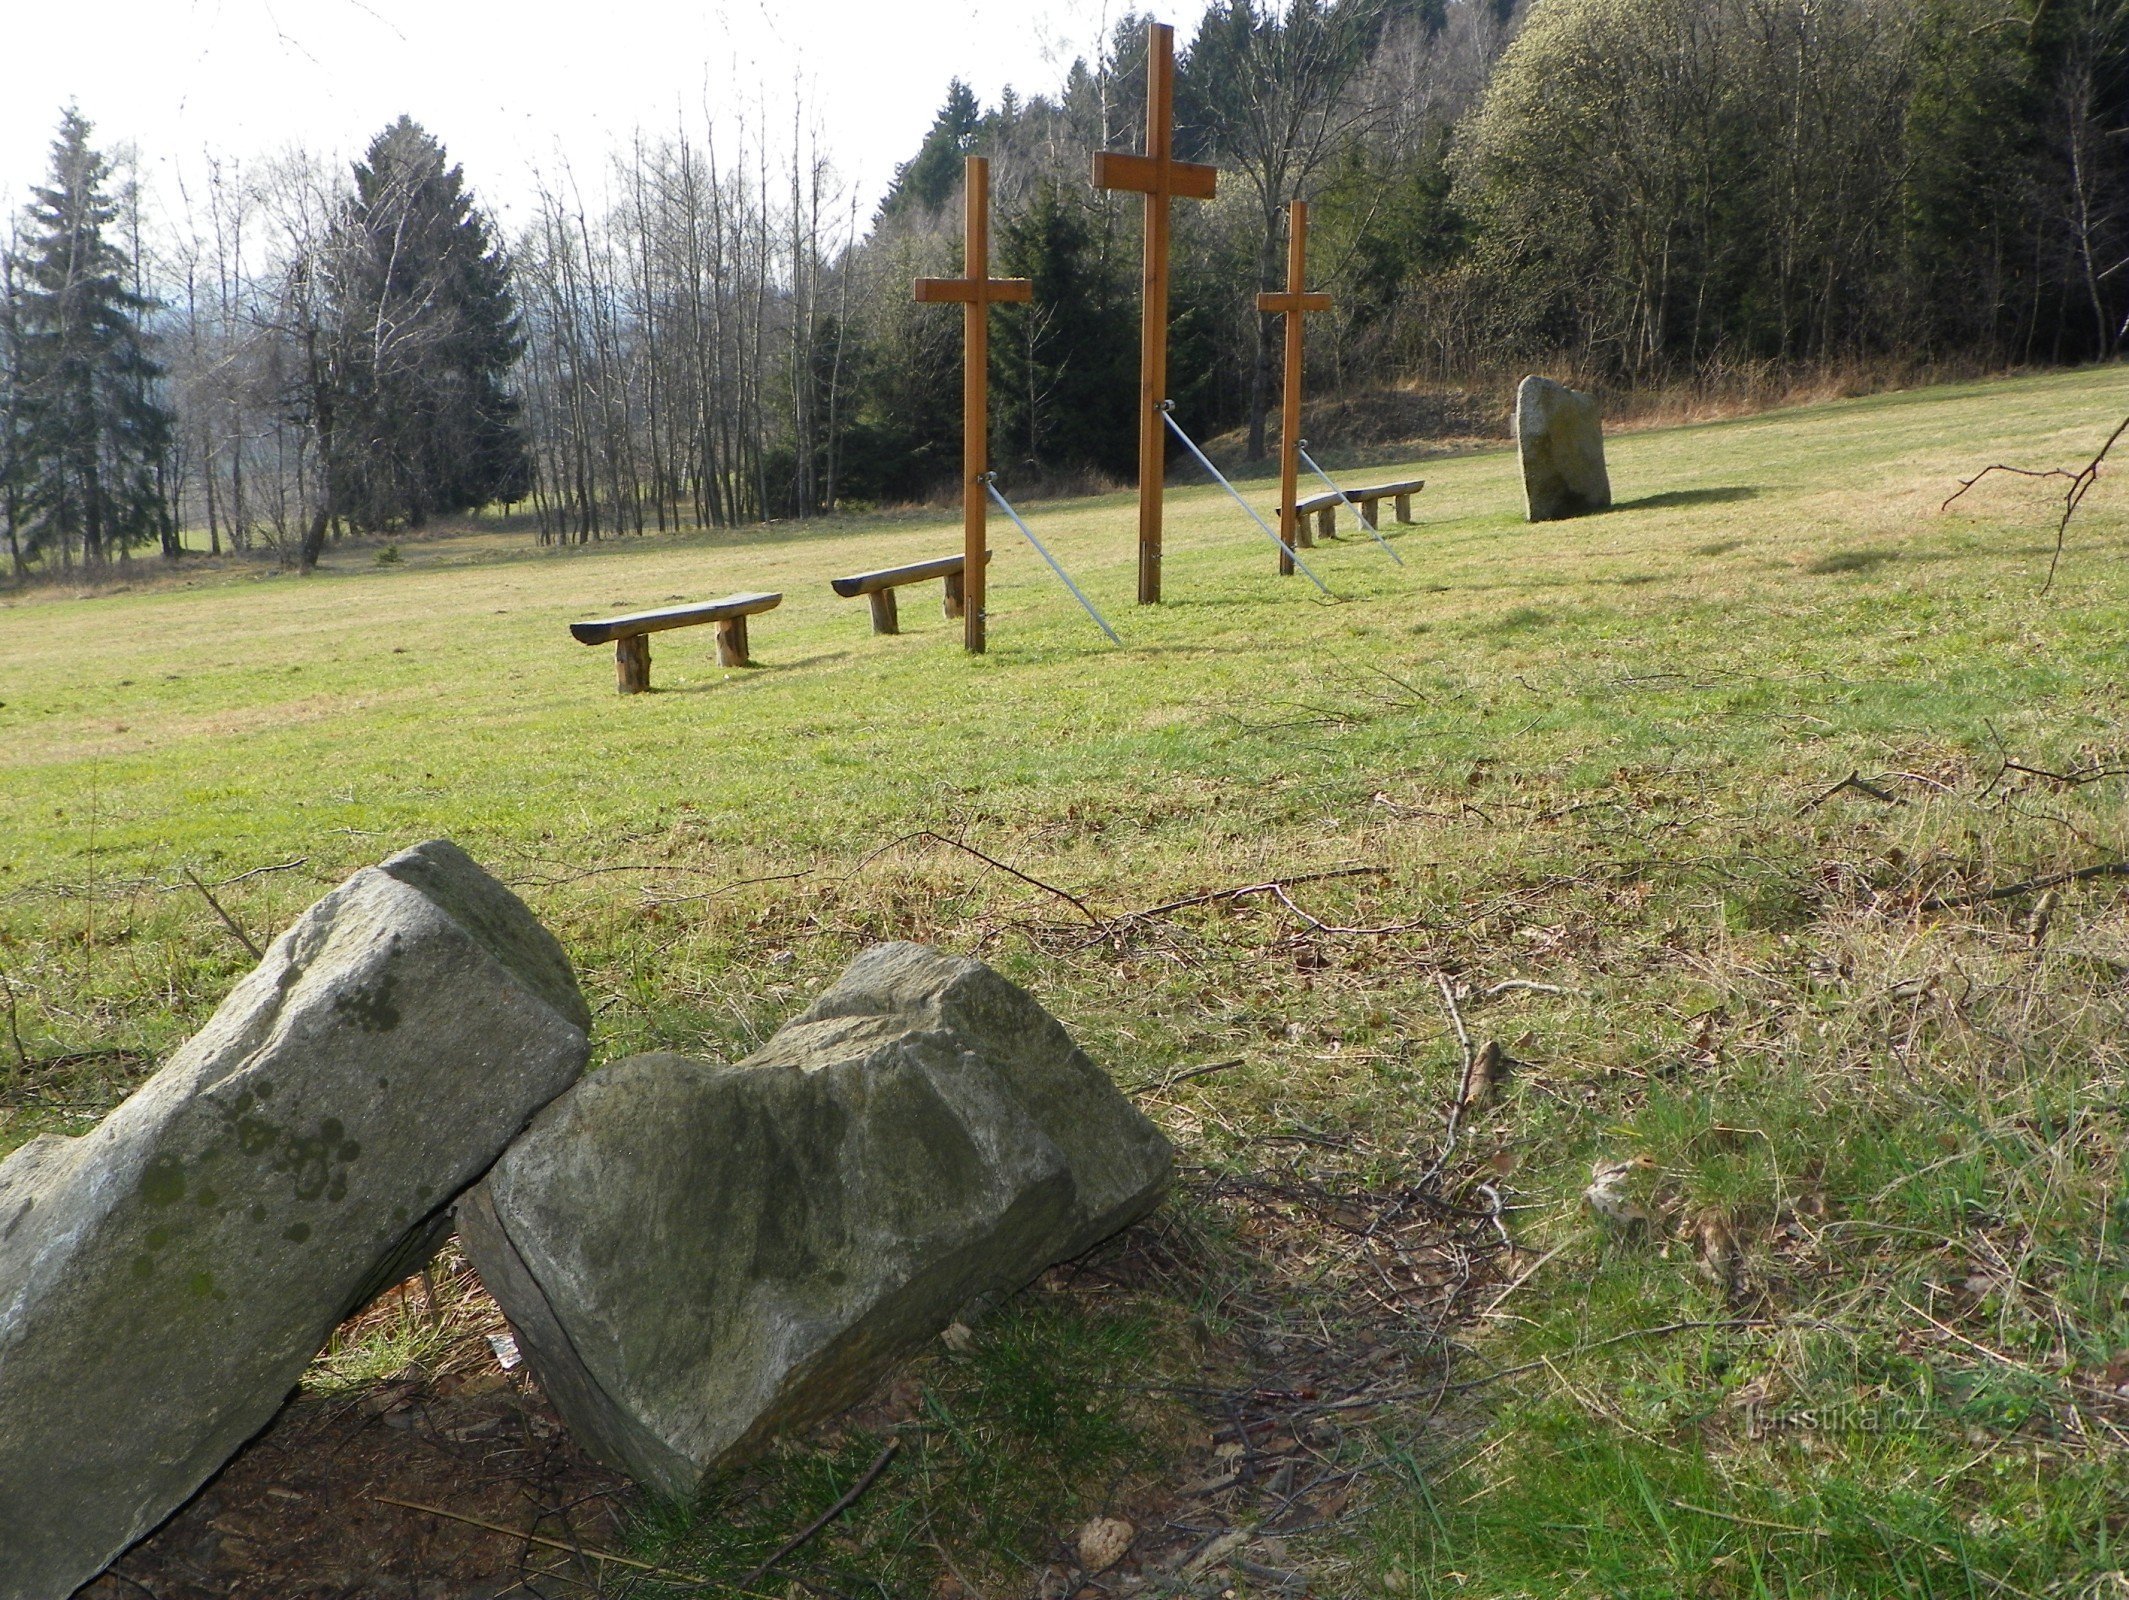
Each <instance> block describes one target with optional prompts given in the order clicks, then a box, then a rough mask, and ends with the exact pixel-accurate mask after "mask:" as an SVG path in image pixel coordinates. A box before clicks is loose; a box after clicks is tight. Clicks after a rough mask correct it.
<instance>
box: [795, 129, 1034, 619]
mask: <svg viewBox="0 0 2129 1600" xmlns="http://www.w3.org/2000/svg"><path fill="white" fill-rule="evenodd" d="M964 171H965V176H964V180H963V183H962V200H963V207H962V224H961V226H962V242H961V265H962V272H963V276H961V277H958V278H919V279H917V281H916V293H917V299H918V300H920V301H922V302H923V303H925V304H927V305H941V304H947V303H955V304H958V305H960V307H961V308H962V318H961V562H962V568H961V573H962V586H963V587H962V594H963V597H964V604H963V605H962V607H961V610H960V612H959V615H960V617H961V642H962V645H963V646H964V647H965V648H966V649H967V650H968V652H969V653H970V654H971V655H981V654H982V653H983V647H984V643H985V635H984V622H985V618H984V606H983V564H984V562H985V561H986V560H988V559H989V551H988V550H987V549H986V546H987V545H988V543H989V540H990V533H989V529H988V526H987V523H988V519H989V515H990V496H989V493H988V491H987V490H986V489H985V487H984V483H983V479H984V475H985V474H986V473H988V472H989V471H990V453H991V438H990V435H991V396H990V365H991V354H990V352H991V316H990V311H991V307H992V306H993V305H994V304H1001V305H1002V304H1009V303H1016V302H1017V303H1024V302H1026V301H1030V300H1032V299H1034V297H1035V288H1034V285H1033V284H1031V283H1030V282H1029V281H1028V280H1027V279H1025V278H994V277H992V276H991V275H990V272H991V164H990V162H989V161H988V160H987V159H986V158H984V157H983V156H970V157H969V158H968V162H967V166H966V168H965V169H964ZM934 575H935V576H944V573H943V572H941V573H939V574H927V576H934ZM903 581H904V582H913V581H915V580H913V579H904V580H903ZM835 591H836V593H838V594H849V593H857V594H870V593H873V592H874V591H873V590H869V589H859V590H846V589H844V588H843V586H842V581H841V580H839V581H838V582H837V583H836V585H835ZM879 592H881V593H885V592H887V590H886V589H884V588H883V589H881V590H880V591H879ZM890 605H891V600H890ZM947 614H948V615H949V616H952V615H955V614H956V613H955V612H954V610H953V609H952V607H951V606H949V608H948V611H947ZM872 615H873V624H874V627H875V629H876V630H877V631H882V632H892V631H893V630H892V629H879V627H878V624H879V618H880V612H879V607H878V606H877V605H875V606H874V607H873V614H872Z"/></svg>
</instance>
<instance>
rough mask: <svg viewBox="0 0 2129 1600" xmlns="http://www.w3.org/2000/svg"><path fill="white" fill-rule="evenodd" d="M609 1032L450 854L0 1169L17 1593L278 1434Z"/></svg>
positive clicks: (428, 852)
mask: <svg viewBox="0 0 2129 1600" xmlns="http://www.w3.org/2000/svg"><path fill="white" fill-rule="evenodd" d="M590 1022H591V1018H590V1015H589V1013H588V1012H587V1011H586V1009H585V1006H584V1001H583V997H582V996H581V995H580V994H579V993H578V991H577V985H576V979H575V977H574V976H573V974H572V973H571V972H570V968H569V962H568V959H567V958H566V957H565V956H564V955H563V953H562V950H561V947H560V946H559V945H557V944H556V943H555V941H554V939H553V938H552V937H551V936H550V935H549V934H548V933H547V932H546V930H545V929H543V928H542V927H541V926H540V925H539V923H538V922H537V921H535V920H534V918H533V916H532V914H531V913H530V912H529V911H527V910H526V909H525V907H524V906H523V905H522V904H521V903H520V902H519V901H518V900H517V898H516V897H515V896H514V895H512V894H511V893H510V892H509V891H508V890H507V889H505V888H504V887H503V886H502V885H501V884H499V883H497V882H496V881H495V880H494V879H493V878H490V877H489V876H488V875H487V874H486V873H484V872H482V871H481V869H480V868H479V867H477V866H475V865H474V863H473V862H472V861H471V860H469V859H468V858H467V857H466V856H465V855H464V854H463V853H462V852H461V851H460V850H458V849H457V847H455V846H453V845H451V844H448V843H445V842H442V841H435V842H432V843H429V844H425V845H421V846H419V847H417V848H415V849H413V850H409V851H406V852H405V853H403V854H401V855H397V856H394V857H393V858H392V859H391V860H389V861H386V862H385V863H384V864H383V865H381V866H378V867H373V868H370V869H367V870H365V871H363V872H359V873H357V874H356V875H355V876H354V877H352V878H350V879H349V880H348V881H347V882H346V883H344V884H342V885H341V886H340V887H339V888H337V889H335V890H334V891H333V892H332V893H331V894H329V895H327V896H326V897H325V898H324V899H323V900H320V901H319V902H318V903H317V904H316V905H314V906H312V907H311V908H310V910H309V911H307V912H305V913H304V915H303V916H302V918H301V919H299V920H298V921H297V923H296V924H295V926H294V927H292V928H290V929H289V930H288V932H286V933H285V934H283V935H282V936H281V937H280V938H279V939H276V940H275V941H274V943H273V945H272V947H271V948H270V949H269V950H268V951H267V953H266V958H265V960H264V961H262V962H261V963H260V965H259V967H258V969H257V970H256V971H254V972H253V973H252V974H251V975H250V976H249V977H247V978H245V979H244V980H243V982H241V983H240V984H238V985H237V987H236V988H235V989H234V990H233V991H232V992H231V993H230V996H229V998H228V999H227V1000H225V1001H224V1002H223V1003H222V1006H221V1008H220V1009H219V1010H218V1011H216V1012H215V1014H214V1016H213V1018H212V1019H211V1020H210V1021H209V1022H208V1024H207V1026H206V1027H205V1028H204V1029H202V1030H201V1031H200V1032H199V1033H198V1034H197V1035H196V1036H195V1037H194V1038H193V1039H192V1040H191V1041H190V1042H189V1043H187V1044H186V1045H185V1046H184V1048H183V1049H181V1050H179V1051H178V1053H177V1054H176V1055H175V1056H173V1057H172V1058H171V1059H170V1061H169V1062H168V1063H167V1064H166V1065H165V1066H164V1067H163V1068H162V1070H161V1071H159V1072H157V1073H156V1074H155V1076H154V1077H152V1078H150V1079H149V1080H148V1082H147V1083H145V1084H144V1085H142V1086H141V1088H140V1089H139V1090H138V1091H136V1092H135V1093H134V1094H133V1095H132V1096H131V1097H130V1098H129V1099H127V1100H126V1102H125V1103H124V1104H123V1105H121V1106H120V1107H119V1108H118V1109H117V1110H115V1111H113V1112H112V1113H111V1115H110V1116H108V1117H106V1118H105V1119H104V1121H103V1122H102V1124H101V1125H99V1126H98V1127H97V1128H96V1129H95V1130H94V1131H92V1132H90V1133H87V1134H84V1135H82V1136H81V1137H79V1138H73V1139H65V1138H59V1137H56V1136H47V1137H44V1138H40V1139H36V1140H33V1141H32V1142H31V1143H29V1144H27V1145H25V1146H24V1147H23V1148H21V1149H20V1150H17V1151H16V1152H15V1153H14V1154H13V1155H11V1156H9V1157H8V1159H7V1160H6V1161H5V1162H4V1163H0V1597H5V1600H60V1597H63V1596H65V1595H68V1594H70V1593H72V1592H73V1590H74V1589H75V1588H76V1587H77V1586H78V1585H79V1584H81V1583H82V1582H84V1581H86V1580H87V1579H88V1578H90V1577H92V1576H93V1575H94V1574H95V1573H96V1572H97V1571H99V1570H100V1569H101V1568H102V1567H103V1566H104V1565H105V1564H107V1563H108V1562H109V1561H110V1560H111V1559H112V1558H113V1557H114V1556H116V1555H117V1554H118V1553H119V1552H120V1551H121V1550H123V1549H124V1548H125V1547H126V1546H127V1545H128V1544H130V1543H132V1542H133V1540H135V1539H136V1538H138V1537H139V1536H140V1535H142V1534H144V1533H146V1532H147V1531H148V1530H149V1529H151V1528H153V1527H154V1526H155V1525H156V1524H157V1523H158V1522H160V1521H161V1520H162V1519H163V1518H164V1517H165V1516H166V1515H168V1514H169V1513H170V1512H171V1511H172V1510H174V1509H175V1508H176V1507H177V1506H178V1505H179V1504H181V1503H182V1502H183V1501H184V1500H185V1499H186V1498H187V1497H188V1496H189V1495H190V1494H191V1493H192V1492H193V1490H195V1489H196V1488H198V1487H199V1485H200V1484H201V1483H202V1482H203V1481H204V1480H205V1479H206V1478H207V1477H208V1476H209V1475H210V1474H212V1473H213V1472H214V1471H215V1469H216V1468H217V1467H219V1466H220V1465H221V1464H222V1463H223V1462H224V1461H225V1460H227V1459H228V1457H229V1456H230V1455H231V1454H232V1453H233V1452H234V1451H235V1450H236V1449H237V1447H238V1446H239V1445H241V1444H242V1443H243V1442H244V1441H245V1440H246V1439H248V1438H249V1437H250V1436H251V1435H252V1434H254V1433H256V1432H257V1431H258V1430H259V1429H260V1428H261V1427H262V1426H264V1425H265V1423H266V1422H267V1421H268V1419H270V1418H271V1417H272V1416H273V1414H274V1412H275V1410H276V1409H277V1408H278V1407H279V1406H280V1405H281V1403H282V1401H283V1400H284V1399H286V1398H287V1396H288V1393H289V1391H290V1390H291V1389H292V1388H293V1387H294V1385H295V1383H296V1381H297V1379H298V1378H299V1377H300V1375H301V1374H302V1371H303V1368H304V1366H305V1364H306V1363H307V1362H308V1361H309V1360H310V1359H311V1357H312V1356H313V1355H315V1354H316V1353H317V1351H318V1349H319V1347H320V1346H322V1345H323V1344H324V1343H325V1340H326V1338H327V1337H328V1336H329V1335H330V1334H331V1332H332V1330H333V1328H334V1326H335V1325H336V1324H337V1323H338V1322H339V1321H340V1320H341V1319H342V1318H343V1317H345V1316H346V1315H347V1314H348V1313H350V1312H351V1311H354V1310H356V1309H358V1308H359V1307H360V1306H361V1305H362V1304H363V1303H365V1302H366V1301H367V1300H369V1299H370V1298H372V1297H373V1296H374V1295H375V1294H376V1293H377V1292H378V1291H379V1290H381V1289H383V1288H385V1287H387V1286H388V1285H389V1284H391V1283H392V1282H394V1281H396V1280H397V1279H398V1278H399V1277H400V1276H402V1275H403V1274H404V1273H405V1272H408V1271H411V1270H413V1269H414V1268H416V1267H418V1266H419V1265H420V1264H421V1262H422V1261H423V1260H424V1259H425V1258H426V1256H427V1253H428V1252H429V1251H430V1250H431V1249H433V1248H434V1247H435V1245H436V1243H437V1242H438V1241H439V1240H440V1239H441V1237H442V1235H443V1232H444V1230H445V1229H446V1228H447V1227H448V1222H449V1211H448V1208H449V1206H450V1205H451V1203H452V1201H453V1200H454V1199H455V1198H456V1197H457V1196H458V1195H459V1194H460V1193H461V1192H462V1191H463V1190H464V1189H465V1187H466V1186H467V1185H468V1184H470V1183H471V1182H473V1180H474V1179H476V1178H478V1177H479V1176H480V1175H481V1174H482V1172H484V1171H485V1170H486V1169H487V1168H488V1166H489V1165H490V1164H491V1163H492V1162H493V1161H494V1160H495V1157H496V1156H497V1155H498V1154H499V1153H500V1152H501V1151H502V1149H503V1147H504V1146H505V1145H507V1144H508V1143H509V1142H510V1140H511V1139H512V1137H514V1136H515V1135H516V1134H517V1132H518V1131H519V1130H520V1129H521V1128H523V1127H524V1125H525V1123H526V1122H527V1120H528V1119H530V1118H531V1116H532V1115H533V1113H534V1112H536V1111H538V1110H539V1109H540V1107H542V1106H544V1105H545V1104H546V1103H547V1102H548V1101H549V1100H551V1099H553V1098H554V1096H555V1095H557V1094H559V1093H560V1092H561V1091H562V1090H563V1089H565V1088H567V1087H568V1086H569V1085H570V1084H571V1083H572V1082H574V1081H575V1079H576V1077H577V1075H578V1074H579V1073H580V1072H581V1071H582V1070H583V1067H584V1062H585V1058H586V1054H587V1049H588V1045H587V1033H588V1030H589V1027H590Z"/></svg>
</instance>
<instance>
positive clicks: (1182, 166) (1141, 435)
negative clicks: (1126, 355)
mask: <svg viewBox="0 0 2129 1600" xmlns="http://www.w3.org/2000/svg"><path fill="white" fill-rule="evenodd" d="M1219 176H1220V175H1219V172H1218V170H1217V169H1215V168H1212V167H1206V166H1200V165H1198V164H1197V163H1196V162H1193V161H1178V160H1176V159H1175V30H1174V29H1173V28H1171V27H1169V26H1168V24H1167V23H1165V22H1156V23H1153V24H1151V25H1150V26H1149V27H1148V28H1147V37H1146V153H1145V154H1144V155H1130V154H1127V153H1124V152H1122V151H1116V150H1105V151H1103V152H1101V153H1100V154H1099V155H1097V156H1095V158H1094V184H1095V187H1096V188H1100V189H1133V190H1137V191H1138V192H1139V193H1141V194H1143V195H1145V197H1146V241H1145V244H1146V259H1145V265H1144V268H1143V270H1142V272H1141V274H1140V283H1141V286H1142V288H1143V290H1144V297H1143V307H1142V310H1141V317H1142V319H1143V320H1142V322H1141V324H1140V331H1139V345H1138V603H1139V604H1140V605H1142V606H1150V605H1158V604H1160V599H1161V486H1162V476H1163V462H1164V461H1165V460H1166V458H1167V454H1168V434H1167V424H1166V423H1165V422H1164V421H1163V420H1162V417H1161V403H1162V402H1163V401H1165V400H1166V399H1167V398H1168V394H1167V390H1168V202H1169V201H1170V200H1171V199H1184V200H1210V199H1211V198H1212V194H1213V185H1214V184H1215V183H1217V182H1218V180H1219Z"/></svg>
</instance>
